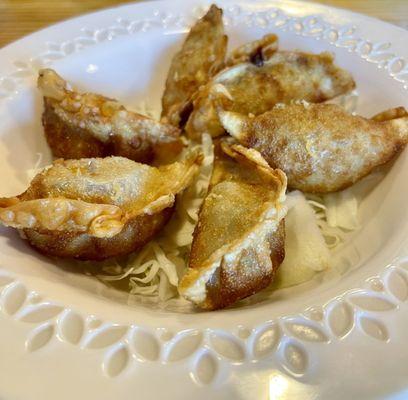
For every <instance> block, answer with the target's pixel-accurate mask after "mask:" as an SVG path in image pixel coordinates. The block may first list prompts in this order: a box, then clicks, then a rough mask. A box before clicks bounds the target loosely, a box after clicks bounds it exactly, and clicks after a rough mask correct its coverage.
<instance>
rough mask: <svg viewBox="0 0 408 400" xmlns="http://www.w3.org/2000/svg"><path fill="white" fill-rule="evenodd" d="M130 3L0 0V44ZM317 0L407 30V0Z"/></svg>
mask: <svg viewBox="0 0 408 400" xmlns="http://www.w3.org/2000/svg"><path fill="white" fill-rule="evenodd" d="M133 1H134V0H133ZM168 1H171V0H168ZM130 2H131V1H117V0H116V1H115V0H70V1H68V0H0V47H3V46H4V45H6V44H8V43H10V42H12V41H13V40H16V39H18V38H21V37H22V36H24V35H27V34H28V33H31V32H34V31H36V30H38V29H41V28H43V27H45V26H47V25H50V24H53V23H55V22H57V21H61V20H64V19H67V18H70V17H73V16H75V15H79V14H83V13H86V12H90V11H93V10H98V9H101V8H106V7H111V6H113V5H118V4H124V3H130ZM318 2H319V3H323V4H327V5H332V6H336V7H342V8H348V9H350V10H353V11H357V12H360V13H364V14H367V15H371V16H373V17H377V18H380V19H383V20H385V21H389V22H391V23H394V24H397V25H400V26H403V27H405V28H407V29H408V0H318Z"/></svg>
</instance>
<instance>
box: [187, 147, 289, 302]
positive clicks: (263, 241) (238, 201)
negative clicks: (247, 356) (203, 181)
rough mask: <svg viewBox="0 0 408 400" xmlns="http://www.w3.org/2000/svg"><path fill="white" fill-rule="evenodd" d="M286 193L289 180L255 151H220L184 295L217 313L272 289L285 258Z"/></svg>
mask: <svg viewBox="0 0 408 400" xmlns="http://www.w3.org/2000/svg"><path fill="white" fill-rule="evenodd" d="M285 191H286V177H285V174H284V173H283V172H282V171H280V170H274V169H272V168H270V167H269V166H268V164H267V163H266V161H265V160H264V159H263V158H262V157H261V155H260V154H259V153H258V152H257V151H255V150H250V149H246V148H244V147H242V146H240V145H229V144H227V143H226V142H224V143H221V144H219V145H217V146H216V148H215V161H214V170H213V173H212V177H211V181H210V187H209V191H208V194H207V196H206V198H205V199H204V203H203V205H202V206H201V209H200V212H199V218H198V223H197V225H196V228H195V230H194V234H193V243H192V247H191V254H190V261H189V267H188V270H187V272H186V274H185V275H184V277H183V278H182V280H181V282H180V285H179V292H180V294H181V295H182V296H184V297H185V298H186V299H188V300H190V301H192V302H193V303H195V304H196V305H197V306H198V307H200V308H203V309H207V310H215V309H219V308H223V307H227V306H229V305H231V304H233V303H235V302H236V301H238V300H240V299H243V298H245V297H247V296H250V295H252V294H254V293H256V292H258V291H260V290H261V289H263V288H265V287H266V286H268V285H269V284H270V283H271V282H272V280H273V277H274V274H275V272H276V269H277V268H278V267H279V265H280V264H281V262H282V261H283V258H284V239H285V228H284V217H285V214H286V207H285V205H284V201H285Z"/></svg>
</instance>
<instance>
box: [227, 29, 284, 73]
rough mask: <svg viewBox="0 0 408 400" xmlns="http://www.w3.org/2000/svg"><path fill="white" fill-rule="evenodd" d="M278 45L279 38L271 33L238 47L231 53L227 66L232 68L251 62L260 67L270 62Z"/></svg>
mask: <svg viewBox="0 0 408 400" xmlns="http://www.w3.org/2000/svg"><path fill="white" fill-rule="evenodd" d="M278 45H279V38H278V36H276V35H275V34H273V33H269V34H267V35H265V36H264V37H262V38H261V39H259V40H254V41H253V42H249V43H245V44H243V45H242V46H239V47H237V48H236V49H235V50H234V51H232V52H231V53H230V55H229V56H228V58H227V61H226V62H225V65H226V66H227V67H232V66H233V65H236V64H241V63H246V62H251V63H253V64H255V65H257V66H258V67H260V66H261V65H263V63H264V61H265V60H268V59H269V58H270V57H271V56H272V55H273V54H274V53H275V52H276V51H277V50H278Z"/></svg>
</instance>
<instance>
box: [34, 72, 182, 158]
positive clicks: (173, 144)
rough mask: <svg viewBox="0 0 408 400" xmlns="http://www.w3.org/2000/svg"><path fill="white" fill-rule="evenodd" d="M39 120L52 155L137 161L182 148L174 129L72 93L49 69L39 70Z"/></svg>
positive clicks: (93, 97)
mask: <svg viewBox="0 0 408 400" xmlns="http://www.w3.org/2000/svg"><path fill="white" fill-rule="evenodd" d="M38 87H39V89H40V90H41V91H42V93H43V95H44V113H43V117H42V122H43V126H44V132H45V137H46V139H47V142H48V144H49V146H50V147H51V150H52V153H53V155H54V156H55V157H61V158H65V159H79V158H88V157H106V156H110V155H115V156H122V157H127V158H130V159H131V160H135V161H139V162H146V163H149V162H152V161H153V160H155V159H159V160H161V159H165V160H167V159H171V158H172V157H174V156H175V155H177V154H178V153H179V152H180V151H181V149H182V147H183V146H182V142H181V140H180V137H179V135H180V131H179V130H178V129H177V128H176V127H174V126H172V125H170V124H164V123H160V122H158V121H155V120H154V119H152V118H149V117H145V116H143V115H141V114H137V113H134V112H131V111H129V110H127V109H126V108H125V107H124V106H123V105H121V104H120V103H119V102H117V101H116V100H112V99H109V98H107V97H104V96H100V95H98V94H93V93H78V92H75V91H73V90H70V89H68V85H67V83H66V82H65V81H64V80H63V79H62V78H61V77H60V76H59V75H58V74H57V73H56V72H55V71H53V70H51V69H45V70H41V71H40V74H39V78H38Z"/></svg>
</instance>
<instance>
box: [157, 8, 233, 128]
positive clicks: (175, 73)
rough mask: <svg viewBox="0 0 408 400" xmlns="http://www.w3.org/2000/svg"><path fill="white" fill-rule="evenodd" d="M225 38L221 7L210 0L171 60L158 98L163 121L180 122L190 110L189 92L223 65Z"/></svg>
mask: <svg viewBox="0 0 408 400" xmlns="http://www.w3.org/2000/svg"><path fill="white" fill-rule="evenodd" d="M227 42H228V38H227V36H226V35H225V34H224V24H223V21H222V10H221V9H220V8H218V7H217V6H215V5H214V4H213V5H212V6H211V7H210V9H209V11H208V12H207V14H206V15H204V17H203V18H201V19H200V20H198V21H197V22H196V24H195V25H194V26H193V27H192V28H191V30H190V33H189V34H188V36H187V38H186V40H185V42H184V44H183V46H182V48H181V50H180V51H179V52H178V53H177V54H176V55H175V56H174V58H173V60H172V63H171V66H170V69H169V72H168V76H167V80H166V87H165V90H164V94H163V98H162V114H161V116H162V120H163V121H166V122H170V123H171V124H173V125H176V126H178V125H180V124H183V119H185V118H186V117H188V113H189V112H191V96H192V95H193V94H194V93H195V92H196V91H197V90H198V88H199V87H200V86H201V85H205V84H206V83H207V82H208V80H209V79H210V78H211V77H212V76H214V75H215V74H216V73H217V72H218V71H219V70H220V69H221V68H222V67H223V66H224V61H225V53H226V51H227Z"/></svg>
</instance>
